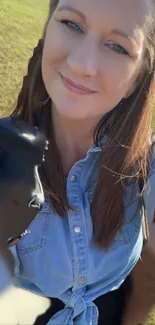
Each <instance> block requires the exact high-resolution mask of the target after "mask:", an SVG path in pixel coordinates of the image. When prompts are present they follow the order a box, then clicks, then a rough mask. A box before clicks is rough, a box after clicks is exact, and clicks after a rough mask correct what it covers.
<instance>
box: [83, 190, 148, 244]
mask: <svg viewBox="0 0 155 325" xmlns="http://www.w3.org/2000/svg"><path fill="white" fill-rule="evenodd" d="M94 192H95V186H94V187H92V188H91V189H90V190H88V191H87V192H86V195H85V198H86V209H87V211H86V213H89V214H90V206H91V203H92V200H93V196H94ZM127 203H128V200H127V199H125V202H124V207H125V222H124V225H123V227H122V229H121V231H118V232H117V234H116V236H115V238H114V240H113V242H112V244H111V249H112V248H114V247H115V246H116V245H121V244H122V245H124V244H126V245H129V244H134V243H135V241H136V240H137V238H138V236H139V234H140V232H141V229H142V218H143V214H144V209H143V207H142V208H141V210H140V211H138V212H137V214H136V216H135V217H134V215H135V212H136V210H137V205H138V196H137V190H136V196H135V199H133V200H132V202H131V203H130V204H127ZM90 218H91V216H90Z"/></svg>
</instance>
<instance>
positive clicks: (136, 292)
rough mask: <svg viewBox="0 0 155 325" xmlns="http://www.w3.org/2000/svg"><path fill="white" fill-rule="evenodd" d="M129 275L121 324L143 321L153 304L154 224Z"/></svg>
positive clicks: (154, 267) (130, 324) (154, 289)
mask: <svg viewBox="0 0 155 325" xmlns="http://www.w3.org/2000/svg"><path fill="white" fill-rule="evenodd" d="M131 277H132V293H131V295H130V296H129V297H127V304H126V308H125V310H124V315H123V322H122V325H139V324H141V323H143V322H144V321H146V319H147V317H148V315H149V313H150V312H151V311H152V309H153V307H154V306H155V224H152V229H151V234H150V240H149V243H148V244H146V245H145V247H144V248H143V252H142V256H141V259H140V260H139V262H138V263H137V264H136V266H135V267H134V269H133V271H132V272H131Z"/></svg>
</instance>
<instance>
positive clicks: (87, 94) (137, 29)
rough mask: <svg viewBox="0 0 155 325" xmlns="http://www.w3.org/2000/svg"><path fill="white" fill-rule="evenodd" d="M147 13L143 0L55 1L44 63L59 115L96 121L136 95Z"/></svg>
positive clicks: (49, 91) (47, 85) (43, 69)
mask: <svg viewBox="0 0 155 325" xmlns="http://www.w3.org/2000/svg"><path fill="white" fill-rule="evenodd" d="M149 12H150V8H149V5H148V3H147V0H59V3H58V6H57V8H56V10H55V12H54V14H53V16H52V17H51V20H50V22H49V25H48V28H47V33H46V38H45V45H44V51H43V59H42V74H43V80H44V83H45V87H46V89H47V92H48V94H49V96H50V97H51V99H52V101H53V103H54V107H55V109H56V110H57V112H58V113H59V114H61V115H63V116H65V117H67V118H70V119H76V120H83V119H87V120H88V119H91V120H94V119H95V120H100V118H101V117H102V116H103V115H104V114H105V113H106V112H108V111H110V110H111V109H113V108H114V107H115V106H116V105H117V104H118V103H119V102H120V101H121V100H122V99H123V98H127V97H128V96H129V95H130V94H131V93H132V92H133V91H134V89H135V87H136V85H137V77H138V75H139V72H140V70H141V68H142V59H143V52H144V34H143V32H142V28H143V25H144V21H145V18H146V16H148V14H149ZM64 78H67V79H70V81H71V82H72V84H71V83H69V82H68V80H66V79H64ZM77 84H78V87H77ZM79 85H80V86H79Z"/></svg>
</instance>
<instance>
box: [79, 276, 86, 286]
mask: <svg viewBox="0 0 155 325" xmlns="http://www.w3.org/2000/svg"><path fill="white" fill-rule="evenodd" d="M84 280H85V278H84V276H82V277H81V278H80V279H79V284H81V283H83V282H84Z"/></svg>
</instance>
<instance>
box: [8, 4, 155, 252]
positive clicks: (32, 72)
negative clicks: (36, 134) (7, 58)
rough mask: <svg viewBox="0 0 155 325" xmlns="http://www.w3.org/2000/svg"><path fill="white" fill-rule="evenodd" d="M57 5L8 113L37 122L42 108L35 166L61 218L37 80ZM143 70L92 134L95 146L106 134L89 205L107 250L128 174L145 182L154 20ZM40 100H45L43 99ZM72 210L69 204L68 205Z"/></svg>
mask: <svg viewBox="0 0 155 325" xmlns="http://www.w3.org/2000/svg"><path fill="white" fill-rule="evenodd" d="M57 4H58V0H53V1H50V7H49V15H48V18H47V21H46V24H45V28H44V30H43V35H42V38H41V39H40V40H39V43H38V45H37V47H36V48H35V49H34V53H33V56H32V58H31V59H30V61H29V64H28V73H27V76H25V77H24V79H23V86H22V89H21V91H20V93H19V96H18V101H17V105H16V108H15V110H14V112H13V115H15V116H16V117H18V118H20V119H23V120H25V121H27V122H28V123H32V124H34V123H36V118H37V116H39V114H40V113H41V112H42V111H43V115H42V119H41V121H42V125H43V128H44V131H45V133H46V136H47V138H48V139H49V142H50V145H49V150H48V151H47V154H46V161H45V163H44V164H43V165H42V166H41V168H40V176H41V179H42V183H43V186H44V190H45V193H46V195H48V197H49V199H50V200H51V202H52V207H53V209H55V210H56V211H57V213H58V215H59V216H60V217H65V216H66V215H67V210H68V209H70V208H71V207H70V205H69V202H68V199H67V194H66V187H65V181H64V175H63V170H62V165H61V160H60V157H59V152H58V150H57V147H56V144H55V140H54V134H53V132H52V125H51V124H52V123H51V121H52V120H51V99H49V100H47V101H46V98H48V94H47V91H46V89H45V85H44V82H43V79H42V73H41V61H42V53H43V46H44V39H45V35H46V29H47V26H48V22H49V20H50V18H51V16H52V14H53V12H54V10H55V8H56V6H57ZM146 31H147V32H146V40H145V55H144V60H143V73H142V76H141V78H140V81H139V85H138V86H137V88H136V90H135V92H134V93H133V94H132V95H131V96H130V97H129V98H128V99H126V100H124V101H123V102H122V103H121V104H119V105H118V106H117V107H115V108H114V109H113V110H112V111H111V112H109V113H108V114H107V115H105V116H104V117H103V119H102V120H101V121H100V123H99V124H98V125H97V127H96V130H95V132H94V142H95V143H96V145H99V143H100V140H101V138H102V137H103V136H104V135H105V134H106V135H107V142H106V144H105V145H104V147H103V148H102V152H101V155H100V159H99V177H98V181H97V184H96V190H95V194H94V199H93V201H92V204H91V215H92V222H93V230H94V238H95V240H96V243H98V244H99V245H100V246H102V247H103V248H107V247H108V246H109V245H110V243H111V242H112V240H113V238H114V236H115V234H116V232H117V231H119V230H120V229H121V227H122V225H123V222H124V204H123V203H124V195H125V185H126V183H127V182H128V181H129V180H130V179H131V178H132V179H134V180H135V182H136V181H138V180H139V178H140V177H142V178H143V180H144V184H145V181H146V176H147V168H148V164H149V159H148V157H149V153H150V139H151V121H152V113H153V106H154V100H155V82H154V68H155V20H154V19H152V20H151V19H150V20H149V21H148V22H147V23H146ZM44 98H45V100H43V99H44ZM73 208H74V207H73Z"/></svg>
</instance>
